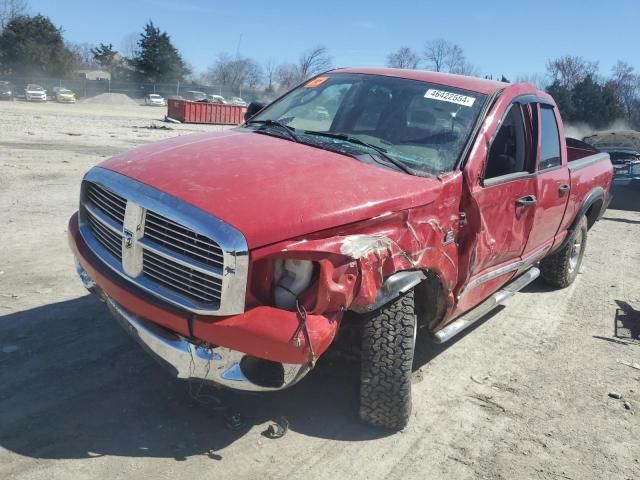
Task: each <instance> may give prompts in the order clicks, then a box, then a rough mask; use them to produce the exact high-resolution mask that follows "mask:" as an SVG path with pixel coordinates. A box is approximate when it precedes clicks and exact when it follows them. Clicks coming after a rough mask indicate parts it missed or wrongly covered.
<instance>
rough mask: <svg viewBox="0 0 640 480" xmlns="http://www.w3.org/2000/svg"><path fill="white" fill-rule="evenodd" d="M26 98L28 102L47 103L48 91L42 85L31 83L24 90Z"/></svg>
mask: <svg viewBox="0 0 640 480" xmlns="http://www.w3.org/2000/svg"><path fill="white" fill-rule="evenodd" d="M24 98H25V100H26V101H27V102H46V101H47V91H46V90H45V89H44V88H42V87H41V86H40V85H35V84H32V83H30V84H28V85H27V87H26V88H25V89H24Z"/></svg>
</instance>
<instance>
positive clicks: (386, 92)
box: [251, 73, 486, 175]
mask: <svg viewBox="0 0 640 480" xmlns="http://www.w3.org/2000/svg"><path fill="white" fill-rule="evenodd" d="M485 99H486V96H485V95H482V94H479V93H475V92H470V91H466V90H461V89H458V88H452V87H448V86H444V85H436V84H429V83H425V82H420V81H414V80H407V79H402V78H394V77H384V76H377V75H363V74H341V73H331V74H326V75H323V76H321V77H316V78H315V79H312V80H310V81H309V82H307V83H306V84H304V85H303V86H301V87H298V88H296V89H295V90H292V91H291V92H289V93H288V94H286V95H285V96H284V97H282V98H281V99H279V100H277V101H276V102H274V103H272V104H271V105H269V106H268V107H267V108H265V109H264V110H263V111H261V112H260V113H259V114H258V115H256V116H255V117H253V118H252V119H251V121H252V122H256V123H259V122H263V123H264V122H266V121H269V120H275V121H278V122H279V123H281V124H284V125H286V126H287V127H289V128H290V129H292V132H293V133H294V134H295V135H297V136H298V138H299V139H300V141H302V142H305V140H311V137H313V142H310V143H312V144H313V143H317V142H324V143H333V144H336V143H340V144H345V143H349V146H350V147H357V148H361V149H364V150H367V147H366V146H363V145H361V144H360V145H358V144H356V143H355V142H353V140H354V139H355V140H356V141H359V142H362V143H365V144H369V145H371V146H372V147H375V148H377V149H378V150H376V151H381V152H384V153H385V154H386V155H387V156H388V157H391V158H392V159H394V160H395V161H397V162H400V163H402V164H403V165H405V166H407V167H408V168H410V169H411V170H414V171H417V172H423V173H426V174H432V175H437V174H440V173H443V172H447V171H451V170H453V169H454V168H455V165H456V163H457V162H458V159H459V157H460V155H461V154H462V150H463V149H464V146H465V143H466V142H467V139H468V138H469V135H470V133H471V130H472V129H473V126H474V124H475V122H476V120H477V118H478V115H479V113H480V110H481V109H482V105H483V103H484V101H485ZM321 133H324V134H332V135H334V137H333V138H332V137H330V136H327V135H320V134H321ZM336 137H339V138H336ZM349 139H351V140H352V141H349ZM370 150H371V151H370V153H371V152H373V153H374V154H375V151H374V150H373V149H370Z"/></svg>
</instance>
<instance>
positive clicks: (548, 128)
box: [539, 105, 562, 170]
mask: <svg viewBox="0 0 640 480" xmlns="http://www.w3.org/2000/svg"><path fill="white" fill-rule="evenodd" d="M540 118H541V120H542V128H541V132H542V137H541V139H540V142H541V144H542V145H541V148H540V168H539V169H540V170H544V169H546V168H553V167H557V166H559V165H560V164H561V163H562V162H561V160H560V135H559V133H558V123H557V122H556V116H555V114H554V112H553V108H552V107H549V106H547V105H540Z"/></svg>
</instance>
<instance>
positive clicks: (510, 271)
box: [458, 102, 537, 311]
mask: <svg viewBox="0 0 640 480" xmlns="http://www.w3.org/2000/svg"><path fill="white" fill-rule="evenodd" d="M530 112H531V110H530V108H528V106H527V104H522V103H516V102H514V103H511V104H510V105H509V106H508V107H507V108H506V110H505V111H504V114H503V116H502V119H501V121H500V122H499V123H498V125H497V127H496V129H495V131H494V133H493V135H492V137H491V141H490V145H489V148H488V154H487V160H486V163H485V166H484V173H483V175H482V178H481V179H480V181H479V183H478V185H475V186H474V187H472V189H471V195H472V197H473V200H474V201H475V203H476V206H477V209H478V212H479V216H480V229H479V230H480V231H479V233H478V236H477V243H476V245H475V249H474V252H473V255H472V261H471V273H470V276H469V277H468V281H467V283H466V285H465V286H464V288H463V289H462V291H461V292H460V293H461V298H460V302H459V306H458V308H459V311H463V310H468V309H469V308H472V307H473V306H475V305H476V304H478V303H479V302H480V301H482V300H484V299H485V298H486V297H487V296H489V295H490V294H491V293H493V292H495V291H496V290H497V289H498V288H499V287H500V286H502V285H503V284H504V283H506V282H507V281H508V280H510V279H511V277H513V275H514V274H515V272H516V270H517V268H518V266H519V263H520V259H521V255H522V253H523V251H524V248H525V245H526V244H527V238H528V237H529V233H530V232H531V228H532V225H533V221H534V218H535V210H536V197H535V194H536V178H535V175H534V169H535V160H536V155H535V150H536V148H535V147H536V145H535V144H536V143H537V142H535V141H534V140H533V139H534V135H533V129H532V123H531V121H532V119H531V114H530Z"/></svg>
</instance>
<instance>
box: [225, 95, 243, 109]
mask: <svg viewBox="0 0 640 480" xmlns="http://www.w3.org/2000/svg"><path fill="white" fill-rule="evenodd" d="M228 103H230V104H231V105H239V106H241V107H246V106H247V102H245V101H244V100H243V99H241V98H240V97H231V99H230V100H229V102H228Z"/></svg>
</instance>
